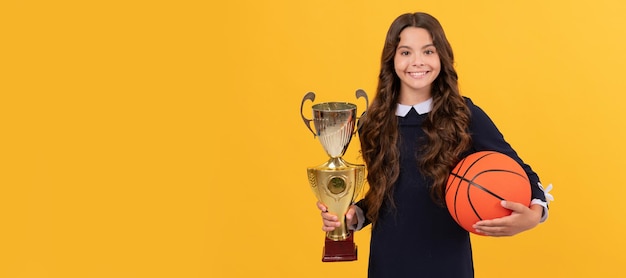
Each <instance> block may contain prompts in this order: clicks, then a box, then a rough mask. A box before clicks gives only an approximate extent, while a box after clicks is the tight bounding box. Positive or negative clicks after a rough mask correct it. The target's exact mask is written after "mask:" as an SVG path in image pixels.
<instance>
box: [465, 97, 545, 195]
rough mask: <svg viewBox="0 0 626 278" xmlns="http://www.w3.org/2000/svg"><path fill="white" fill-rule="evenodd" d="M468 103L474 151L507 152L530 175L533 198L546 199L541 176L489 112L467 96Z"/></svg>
mask: <svg viewBox="0 0 626 278" xmlns="http://www.w3.org/2000/svg"><path fill="white" fill-rule="evenodd" d="M466 101H467V105H468V107H469V109H470V113H471V123H470V134H471V136H472V147H473V152H478V151H496V152H500V153H503V154H506V155H508V156H510V157H511V158H513V159H514V160H516V161H517V162H518V163H519V164H520V165H521V166H522V168H524V171H525V172H526V174H527V175H528V179H529V180H530V187H531V190H532V199H539V200H541V201H544V202H545V201H546V197H545V194H544V193H543V190H541V188H539V184H538V183H539V182H540V181H539V176H538V175H537V173H535V172H534V171H533V170H532V168H531V167H530V165H528V164H526V163H524V161H523V160H522V159H521V158H520V157H519V156H518V155H517V152H516V151H515V150H514V149H513V148H512V147H511V145H510V144H509V143H508V142H506V140H504V136H503V135H502V133H500V131H499V130H498V128H497V127H496V125H495V124H494V123H493V121H492V120H491V119H490V118H489V116H487V114H486V113H485V112H484V111H483V110H482V109H480V107H478V106H476V105H475V104H474V103H473V102H472V101H471V100H470V99H469V98H466Z"/></svg>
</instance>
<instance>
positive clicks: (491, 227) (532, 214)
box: [473, 201, 543, 237]
mask: <svg viewBox="0 0 626 278" xmlns="http://www.w3.org/2000/svg"><path fill="white" fill-rule="evenodd" d="M501 204H502V207H504V208H507V209H510V210H512V211H513V212H512V213H511V215H509V216H505V217H502V218H496V219H492V220H482V221H478V222H476V224H474V226H473V228H474V229H476V232H478V233H479V234H483V235H486V236H497V237H500V236H512V235H515V234H518V233H521V232H523V231H526V230H530V229H532V228H534V227H535V226H537V224H539V221H540V220H541V214H542V213H543V207H542V206H541V205H536V204H534V205H532V206H531V207H530V208H529V207H526V206H524V205H522V204H520V203H515V202H507V201H502V203H501Z"/></svg>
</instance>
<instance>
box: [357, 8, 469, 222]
mask: <svg viewBox="0 0 626 278" xmlns="http://www.w3.org/2000/svg"><path fill="white" fill-rule="evenodd" d="M407 27H418V28H424V29H426V30H427V31H428V32H429V33H430V35H431V37H432V39H433V43H434V45H435V48H436V49H437V53H438V54H439V59H440V62H441V71H440V73H439V75H438V76H437V78H436V79H435V81H434V82H433V85H432V91H431V96H432V98H433V103H432V111H431V112H430V113H429V114H428V117H427V119H425V121H424V123H423V126H422V129H423V130H424V131H425V133H426V137H427V138H425V140H426V143H427V144H422V146H423V147H422V149H420V150H419V152H420V154H421V156H420V159H419V170H421V171H422V173H423V174H424V175H425V176H426V177H428V178H430V179H432V181H433V184H432V187H431V188H430V190H431V191H430V192H431V197H432V199H433V201H434V202H437V203H438V204H440V205H444V203H445V198H444V193H445V184H446V180H447V178H448V175H449V173H450V170H451V169H452V167H454V165H455V164H456V163H457V162H458V161H459V156H460V155H461V154H462V153H463V152H464V151H465V150H467V149H468V148H469V146H470V144H471V137H470V135H469V133H468V127H469V122H470V112H469V108H468V107H467V105H466V103H465V100H464V99H463V97H462V96H461V94H460V93H459V88H458V83H457V80H458V76H457V73H456V71H455V69H454V56H453V54H452V48H451V47H450V43H449V42H448V40H447V39H446V36H445V33H444V31H443V28H442V27H441V24H440V23H439V21H438V20H437V19H436V18H434V17H433V16H431V15H429V14H426V13H413V14H411V13H407V14H403V15H401V16H399V17H398V18H396V20H394V22H393V23H392V24H391V26H390V27H389V31H388V32H387V37H386V39H385V45H384V47H383V52H382V58H381V69H380V74H379V76H378V88H377V92H376V96H375V98H374V99H373V101H372V104H371V105H370V107H369V108H368V110H367V114H366V115H365V116H364V117H362V119H361V120H362V125H361V127H360V131H359V133H360V138H361V153H362V156H363V159H364V161H365V163H366V164H367V167H368V174H367V181H368V183H369V186H370V189H369V190H368V192H367V194H366V195H365V202H366V203H367V207H368V209H367V215H366V216H367V218H368V220H370V221H371V222H372V223H374V224H375V223H376V220H377V219H378V215H379V210H380V208H381V206H382V203H383V201H384V200H385V199H387V200H388V201H390V203H391V204H392V206H393V197H392V196H393V193H392V188H393V184H394V183H395V182H396V180H397V179H398V176H399V172H400V163H399V158H400V152H399V149H398V145H397V144H398V140H399V139H398V138H399V134H398V121H397V117H396V115H395V110H396V108H397V103H398V98H399V95H400V79H399V77H398V76H397V75H396V73H395V70H394V56H395V53H396V48H397V46H398V44H399V42H400V32H402V30H404V29H405V28H407ZM415 140H419V138H416V139H415ZM422 140H424V139H422ZM420 142H423V141H420ZM415 155H417V154H415ZM416 170H417V169H416Z"/></svg>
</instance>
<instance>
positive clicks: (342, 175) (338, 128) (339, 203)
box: [300, 89, 369, 262]
mask: <svg viewBox="0 0 626 278" xmlns="http://www.w3.org/2000/svg"><path fill="white" fill-rule="evenodd" d="M361 97H364V98H365V102H366V107H368V106H369V100H368V98H367V94H366V93H365V91H363V90H360V89H359V90H357V91H356V98H357V99H358V98H361ZM307 100H310V101H311V102H313V101H314V100H315V93H313V92H309V93H307V94H306V95H305V96H304V98H303V99H302V104H301V105H300V114H301V115H302V120H303V121H304V124H305V125H306V126H307V128H308V129H309V130H310V131H311V133H313V137H314V138H315V137H317V138H319V141H320V143H321V144H322V146H323V147H324V150H325V151H326V154H328V156H329V159H328V161H326V162H325V163H323V164H321V165H319V166H315V167H309V168H307V174H308V179H309V185H310V186H311V189H312V190H313V193H314V194H315V196H316V197H317V200H318V201H320V202H321V203H323V204H324V205H325V206H326V207H327V208H328V211H329V212H331V213H333V214H335V215H337V216H338V217H339V221H340V222H341V226H340V227H337V228H336V229H335V230H334V231H331V232H327V233H326V238H325V242H324V248H323V252H322V254H323V255H322V261H323V262H338V261H354V260H356V259H357V246H356V245H355V244H354V236H353V234H352V233H351V232H350V231H349V230H348V227H347V225H346V219H345V216H344V215H345V214H346V212H347V211H348V209H349V208H350V205H351V204H353V203H354V201H355V200H356V198H357V197H358V195H359V194H360V192H361V189H362V188H363V184H364V183H365V165H362V164H352V163H349V162H347V161H345V160H344V159H343V158H342V156H343V155H344V153H345V152H346V150H347V149H348V145H349V144H350V140H351V139H352V136H353V135H354V134H355V133H356V129H355V127H356V124H357V120H358V118H357V116H356V108H357V107H356V105H355V104H353V103H348V102H324V103H318V104H314V105H313V106H312V110H313V119H312V120H311V119H307V118H306V117H305V116H304V114H303V113H302V108H303V106H304V102H305V101H307ZM311 122H313V124H314V126H315V131H313V129H312V128H311Z"/></svg>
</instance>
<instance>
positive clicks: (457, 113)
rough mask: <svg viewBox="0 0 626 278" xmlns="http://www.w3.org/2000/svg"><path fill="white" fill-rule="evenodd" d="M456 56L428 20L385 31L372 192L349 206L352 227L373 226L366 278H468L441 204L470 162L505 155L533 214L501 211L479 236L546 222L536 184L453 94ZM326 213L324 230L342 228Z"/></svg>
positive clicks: (479, 227)
mask: <svg viewBox="0 0 626 278" xmlns="http://www.w3.org/2000/svg"><path fill="white" fill-rule="evenodd" d="M453 65H454V59H453V54H452V49H451V47H450V44H449V43H448V41H447V39H446V36H445V34H444V31H443V28H442V27H441V25H440V24H439V22H438V21H437V19H435V18H434V17H432V16H431V15H429V14H425V13H414V14H403V15H401V16H399V17H398V18H397V19H396V20H395V21H394V22H393V23H392V24H391V27H390V28H389V31H388V32H387V37H386V40H385V45H384V47H383V53H382V63H381V69H380V74H379V79H378V88H377V92H376V96H375V98H374V100H373V101H372V104H371V106H370V107H369V109H368V111H367V115H364V116H363V117H362V118H361V124H362V126H361V127H360V130H359V134H360V139H361V152H362V156H363V159H364V161H365V164H366V165H367V169H368V175H367V181H368V183H369V186H370V189H369V191H368V192H367V194H366V195H365V198H364V199H362V200H360V201H359V202H357V203H356V204H355V205H353V206H351V208H350V209H349V211H348V213H347V214H346V216H345V217H346V220H347V222H348V225H349V226H351V227H353V228H354V229H356V230H360V229H362V228H363V227H364V226H366V225H368V224H372V237H371V243H370V258H369V269H368V274H369V277H371V278H377V277H393V278H402V277H451V278H465V277H474V268H473V262H472V250H471V245H470V237H469V233H468V232H467V231H465V230H463V229H462V228H461V227H460V226H459V225H457V224H456V222H454V220H453V219H452V217H451V216H450V214H449V213H448V210H447V208H446V207H445V203H444V190H445V184H446V180H447V178H448V175H449V173H450V170H451V169H452V168H453V167H454V166H455V164H456V163H457V162H458V161H459V160H460V159H461V158H463V157H465V156H467V155H468V154H471V153H474V152H477V151H483V150H491V151H498V152H501V153H504V154H507V155H509V156H510V157H512V158H514V159H515V160H517V161H518V162H519V163H520V164H521V165H522V166H523V168H524V170H525V171H526V173H527V174H528V177H529V179H530V181H531V187H532V196H533V201H532V204H531V206H530V207H526V206H524V205H522V204H519V203H513V202H502V206H503V207H505V208H507V209H509V210H511V211H512V212H513V213H512V214H511V215H510V216H507V217H503V218H500V219H494V220H484V221H480V222H478V223H476V225H475V226H474V228H475V229H476V231H477V232H478V233H482V234H484V235H488V236H511V235H514V234H517V233H520V232H523V231H526V230H529V229H531V228H533V227H535V226H536V225H537V224H539V223H540V222H543V221H544V220H545V219H546V218H547V204H546V197H545V194H544V192H543V189H542V188H541V185H540V184H539V177H538V176H537V174H536V173H535V172H533V170H532V169H531V167H530V166H528V165H526V164H525V163H524V162H523V161H522V160H521V159H520V158H519V156H518V155H517V153H516V152H515V151H514V150H513V149H512V148H511V146H510V145H509V144H508V143H507V142H506V141H505V140H504V138H503V136H502V134H501V133H500V132H499V131H498V129H497V128H496V126H495V125H494V123H493V122H492V121H491V119H490V118H489V117H488V116H487V115H486V114H485V113H484V112H483V111H482V110H481V109H480V108H479V107H478V106H476V105H474V103H472V101H471V100H470V99H469V98H464V97H462V96H461V95H460V93H459V88H458V84H457V73H456V71H455V69H454V67H453ZM317 205H318V208H319V209H320V210H321V211H322V219H323V223H324V227H323V230H324V231H331V230H333V229H335V227H338V226H339V221H338V218H337V216H336V215H332V214H331V213H328V212H327V210H326V207H325V206H324V205H323V204H321V203H318V204H317Z"/></svg>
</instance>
